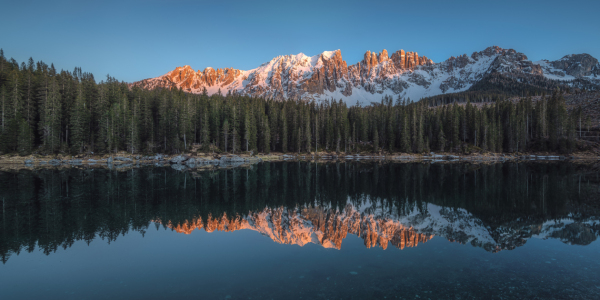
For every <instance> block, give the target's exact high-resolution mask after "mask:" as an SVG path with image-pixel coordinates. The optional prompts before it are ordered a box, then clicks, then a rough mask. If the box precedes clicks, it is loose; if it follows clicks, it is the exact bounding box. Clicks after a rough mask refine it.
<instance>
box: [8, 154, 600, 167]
mask: <svg viewBox="0 0 600 300" xmlns="http://www.w3.org/2000/svg"><path fill="white" fill-rule="evenodd" d="M263 161H321V162H328V161H329V162H331V161H386V162H424V163H463V162H468V163H502V162H526V161H527V162H531V161H541V162H544V161H570V162H577V163H585V164H595V163H598V162H600V156H598V155H596V154H595V153H592V152H589V153H588V152H581V153H576V154H571V155H558V154H552V153H534V154H497V153H491V154H470V155H456V154H454V153H433V152H431V153H429V154H406V153H396V154H386V155H383V154H372V153H365V154H351V155H350V154H335V153H326V152H322V153H317V154H315V153H311V154H283V153H272V154H257V155H248V154H241V155H233V154H225V155H217V154H203V155H202V154H197V153H192V154H181V155H164V154H156V155H152V156H147V155H146V156H144V155H132V154H127V153H119V154H116V155H103V156H98V155H96V156H62V155H57V156H39V155H31V156H24V157H23V156H16V155H15V156H6V155H5V156H0V170H1V169H24V168H25V169H33V168H68V167H81V168H108V169H121V170H123V169H131V168H139V167H148V166H154V167H169V166H170V167H171V168H173V169H175V170H178V171H184V170H202V169H220V168H237V167H248V166H251V165H252V164H255V163H260V162H263Z"/></svg>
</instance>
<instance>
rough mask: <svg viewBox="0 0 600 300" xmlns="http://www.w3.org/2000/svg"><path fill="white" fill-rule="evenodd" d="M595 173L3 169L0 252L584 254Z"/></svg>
mask: <svg viewBox="0 0 600 300" xmlns="http://www.w3.org/2000/svg"><path fill="white" fill-rule="evenodd" d="M599 187H600V186H599V179H598V172H597V171H596V170H595V169H594V168H593V167H589V166H580V165H575V164H568V163H558V162H556V163H531V164H528V163H526V164H516V163H505V164H493V165H471V164H421V163H406V164H396V163H385V164H376V163H327V164H315V163H303V162H291V163H262V164H259V165H255V166H253V167H251V168H247V169H243V168H239V169H232V170H218V171H206V172H204V173H194V174H192V173H188V172H178V171H175V170H173V169H171V168H142V169H134V170H126V171H117V170H112V171H110V170H92V169H76V168H71V169H54V170H53V169H40V170H33V171H31V170H21V171H5V172H0V199H2V214H1V215H0V218H1V220H0V255H1V256H2V261H3V262H4V263H6V262H7V260H8V259H9V257H10V256H11V255H13V254H19V253H21V252H22V251H23V250H25V251H27V252H32V251H34V249H35V248H36V247H38V248H39V249H42V250H43V251H44V253H46V254H50V253H52V252H55V251H56V250H57V249H58V248H59V247H61V248H65V249H67V248H69V247H70V246H71V245H73V243H74V242H75V241H77V240H85V241H86V242H87V243H88V244H89V243H90V242H92V241H93V240H94V239H95V238H96V237H100V238H102V239H106V240H107V241H108V242H109V243H110V242H111V241H114V240H116V239H117V238H118V237H119V235H123V234H126V233H128V232H129V231H130V230H132V231H139V232H141V233H142V234H144V233H145V232H146V231H147V230H148V229H149V227H150V226H151V225H152V223H153V222H154V223H155V225H156V226H161V225H160V224H162V226H165V227H169V228H172V229H174V230H175V231H177V232H181V233H190V232H191V231H193V230H195V229H204V230H206V231H207V232H212V231H215V230H217V231H226V232H229V231H236V230H241V229H250V230H254V231H257V232H259V233H261V234H262V235H264V236H268V237H269V238H271V239H272V240H273V241H275V242H277V243H281V244H294V245H300V246H303V245H306V244H308V243H314V244H319V245H322V246H323V247H327V248H336V249H340V248H341V247H342V241H343V240H344V238H346V236H347V235H348V234H353V235H356V236H358V237H360V238H361V239H362V240H363V241H364V244H365V246H366V247H367V248H370V247H382V248H384V249H386V248H387V247H388V244H391V245H393V246H394V247H396V248H399V249H403V248H405V247H414V246H417V245H418V244H420V243H424V242H427V241H429V240H430V239H431V238H432V237H433V236H441V237H444V238H446V239H448V240H451V241H456V242H459V243H462V244H471V245H473V246H476V247H481V248H483V249H485V250H486V251H490V252H498V251H501V250H510V249H514V248H515V247H519V246H522V245H524V244H525V243H526V242H527V240H528V239H530V238H540V239H559V240H561V241H562V242H564V243H567V244H577V245H588V244H590V243H591V242H593V241H595V240H596V239H597V236H598V234H599V232H600V208H599V206H598V204H597V203H598V195H599Z"/></svg>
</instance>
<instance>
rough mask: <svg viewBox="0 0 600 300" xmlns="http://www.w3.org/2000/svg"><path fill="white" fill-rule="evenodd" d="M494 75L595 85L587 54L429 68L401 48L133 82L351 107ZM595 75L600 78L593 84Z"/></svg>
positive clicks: (492, 52)
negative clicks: (353, 59)
mask: <svg viewBox="0 0 600 300" xmlns="http://www.w3.org/2000/svg"><path fill="white" fill-rule="evenodd" d="M492 72H498V73H501V74H502V75H505V76H508V77H510V78H514V79H517V80H522V79H524V78H533V77H536V78H537V77H539V79H541V80H543V79H544V78H547V79H555V80H573V79H575V78H583V79H586V80H589V81H592V82H595V84H598V82H596V80H597V81H599V82H600V66H599V65H598V61H597V60H596V59H595V58H593V57H592V56H590V55H588V54H577V55H568V56H565V57H563V58H562V59H560V60H558V61H554V62H548V61H539V62H535V63H532V62H531V61H529V60H528V59H527V56H525V55H524V54H522V53H519V52H516V51H515V50H512V49H502V48H500V47H497V46H494V47H489V48H487V49H485V50H484V51H481V52H474V53H473V54H472V55H471V56H467V55H466V54H464V55H461V56H458V57H450V58H449V59H448V60H446V61H443V62H441V63H433V61H431V60H430V59H428V58H427V57H425V56H419V54H417V53H416V52H405V51H404V50H399V51H396V52H394V53H392V54H391V56H390V55H388V52H387V51H386V50H383V51H381V52H379V53H375V52H370V51H367V52H366V53H365V55H364V58H363V60H361V61H360V62H358V63H356V64H354V65H347V63H346V61H344V60H343V59H342V54H341V51H340V50H336V51H325V52H323V53H321V54H319V55H315V56H306V55H304V54H302V53H300V54H297V55H284V56H278V57H275V58H273V59H272V60H271V61H269V62H266V63H264V64H262V65H260V66H259V67H258V68H256V69H252V70H248V71H242V70H237V69H232V68H225V69H217V70H215V69H213V68H210V67H209V68H206V69H205V70H204V71H194V70H193V69H192V68H191V67H190V66H184V67H177V68H176V69H175V70H173V71H171V72H169V73H167V74H165V75H162V76H159V77H156V78H150V79H144V80H142V81H138V82H135V83H133V84H134V85H139V86H141V87H143V88H149V89H153V88H157V87H160V88H171V87H176V88H182V89H183V90H184V91H187V92H191V93H197V94H199V93H202V92H203V91H204V90H206V92H207V93H208V94H209V95H212V94H215V93H218V92H219V91H221V93H222V94H223V95H225V94H227V93H229V92H231V93H235V94H243V95H253V96H261V97H266V98H274V99H288V98H289V99H304V100H312V99H315V100H319V99H330V98H334V99H343V100H344V101H346V102H347V103H350V104H354V103H356V102H357V101H358V102H361V103H370V102H372V101H380V100H381V98H382V96H384V95H389V96H392V97H393V98H394V99H396V98H398V97H400V98H405V99H407V98H410V99H412V100H417V99H420V98H423V97H428V96H434V95H439V94H445V93H453V92H460V91H466V90H468V89H469V88H470V87H471V86H472V85H473V84H475V83H477V82H479V81H481V80H482V79H483V78H484V77H485V75H487V74H490V73H492ZM596 76H599V77H598V78H597V77H596Z"/></svg>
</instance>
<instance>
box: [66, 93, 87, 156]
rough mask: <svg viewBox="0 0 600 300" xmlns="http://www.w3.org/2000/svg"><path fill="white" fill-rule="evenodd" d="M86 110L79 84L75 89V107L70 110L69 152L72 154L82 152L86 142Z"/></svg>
mask: <svg viewBox="0 0 600 300" xmlns="http://www.w3.org/2000/svg"><path fill="white" fill-rule="evenodd" d="M88 112H89V111H88V109H87V107H86V103H85V99H84V95H83V86H82V85H81V84H79V86H78V87H77V97H76V98H75V105H73V107H72V108H71V119H70V123H71V124H70V126H71V152H72V153H74V154H77V153H81V152H83V147H84V144H85V141H86V134H87V130H86V124H88V122H89V121H88V118H89V115H88Z"/></svg>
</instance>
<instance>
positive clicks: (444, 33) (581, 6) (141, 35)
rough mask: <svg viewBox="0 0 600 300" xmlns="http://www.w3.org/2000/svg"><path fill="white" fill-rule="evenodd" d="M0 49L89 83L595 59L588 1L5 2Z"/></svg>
mask: <svg viewBox="0 0 600 300" xmlns="http://www.w3.org/2000/svg"><path fill="white" fill-rule="evenodd" d="M1 7H2V11H1V12H0V28H1V30H0V48H3V49H4V53H5V56H7V57H8V58H10V57H13V58H15V59H16V60H17V61H19V62H21V61H24V60H26V59H28V58H29V57H30V56H31V57H33V58H34V60H36V61H38V60H43V61H44V62H46V63H48V64H49V63H51V62H53V63H54V65H55V66H56V67H57V68H58V69H66V70H73V68H74V67H76V66H80V67H82V69H83V71H87V72H92V73H94V75H95V76H96V79H103V78H105V76H106V74H110V75H111V76H113V77H115V78H117V79H118V80H124V81H128V82H131V81H135V80H140V79H144V78H149V77H156V76H159V75H162V74H164V73H166V72H168V71H170V70H172V69H174V68H175V67H177V66H182V65H186V64H187V65H191V66H192V67H193V68H194V69H196V70H197V69H204V68H205V67H209V66H210V67H214V68H222V67H233V68H237V69H242V70H247V69H252V68H255V67H258V66H259V65H260V64H261V63H263V62H267V61H269V60H270V59H271V58H273V57H275V56H278V55H284V54H297V53H300V52H303V53H305V54H307V55H316V54H319V53H321V52H323V51H326V50H335V49H341V50H342V56H343V58H344V59H345V60H346V61H347V62H348V63H349V64H354V63H356V62H358V61H360V60H361V59H362V57H363V54H364V52H365V51H367V50H371V51H377V52H378V51H381V50H382V49H387V50H388V52H392V51H395V50H399V49H404V50H407V51H417V52H419V54H420V55H426V56H428V57H429V58H431V59H433V60H434V61H435V62H440V61H443V60H445V59H447V58H448V57H450V56H451V55H454V56H456V55H461V54H463V53H467V54H469V55H470V54H471V53H472V52H473V51H480V50H483V49H484V48H485V47H488V46H492V45H498V46H500V47H503V48H513V49H516V50H517V51H520V52H523V53H525V54H526V55H527V56H528V57H529V58H530V59H531V60H539V59H542V58H546V59H550V60H554V59H559V58H561V57H562V56H564V55H566V54H570V53H589V54H591V55H592V56H594V57H596V58H600V18H599V17H598V12H599V11H600V1H598V0H593V1H590V0H588V1H579V0H571V1H552V0H547V1H525V0H521V1H511V0H507V1H446V0H443V1H415V0H412V1H374V2H369V1H353V0H346V1H294V2H289V3H283V2H282V1H182V0H173V1H155V0H147V1H127V0H121V1H114V2H113V1H96V2H93V3H92V2H91V1H37V0H36V1H28V0H19V1H7V2H5V3H3V4H2V5H1Z"/></svg>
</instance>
